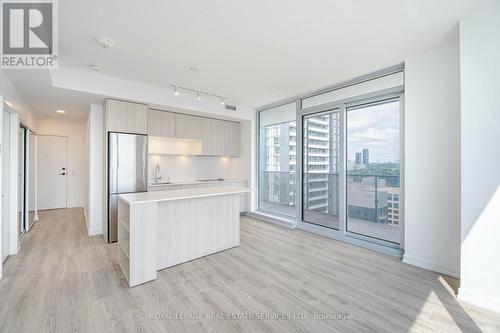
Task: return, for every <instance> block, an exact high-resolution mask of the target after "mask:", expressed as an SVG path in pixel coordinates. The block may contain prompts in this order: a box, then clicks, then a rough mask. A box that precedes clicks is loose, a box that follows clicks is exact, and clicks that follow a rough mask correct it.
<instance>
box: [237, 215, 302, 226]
mask: <svg viewBox="0 0 500 333" xmlns="http://www.w3.org/2000/svg"><path fill="white" fill-rule="evenodd" d="M245 215H246V216H249V217H253V218H255V219H257V220H261V221H265V222H269V223H273V224H277V225H279V226H282V227H285V228H290V229H293V228H294V227H295V226H294V224H293V223H292V222H290V221H287V220H285V219H280V218H277V217H274V216H269V215H267V214H263V213H260V212H247V213H246V214H245Z"/></svg>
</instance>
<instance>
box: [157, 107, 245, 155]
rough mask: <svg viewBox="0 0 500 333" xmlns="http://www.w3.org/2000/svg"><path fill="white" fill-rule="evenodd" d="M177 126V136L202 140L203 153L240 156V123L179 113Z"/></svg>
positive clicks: (176, 117)
mask: <svg viewBox="0 0 500 333" xmlns="http://www.w3.org/2000/svg"><path fill="white" fill-rule="evenodd" d="M175 127H176V128H175V137H177V138H181V139H199V140H201V141H202V155H205V156H240V124H239V123H236V122H232V121H224V120H218V119H212V118H204V117H197V116H191V115H187V114H180V113H179V114H176V115H175ZM150 135H153V134H151V133H150Z"/></svg>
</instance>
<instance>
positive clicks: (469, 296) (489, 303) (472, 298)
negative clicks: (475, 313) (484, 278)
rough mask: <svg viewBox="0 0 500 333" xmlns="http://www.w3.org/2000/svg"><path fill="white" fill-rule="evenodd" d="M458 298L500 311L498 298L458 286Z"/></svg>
mask: <svg viewBox="0 0 500 333" xmlns="http://www.w3.org/2000/svg"><path fill="white" fill-rule="evenodd" d="M457 298H458V300H460V301H462V302H466V303H470V304H473V305H477V306H480V307H482V308H485V309H488V310H491V311H494V312H497V313H500V300H498V299H494V298H490V297H488V296H484V295H479V294H476V293H473V292H470V291H467V290H464V289H463V288H458V295H457Z"/></svg>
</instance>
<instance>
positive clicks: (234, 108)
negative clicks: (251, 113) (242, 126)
mask: <svg viewBox="0 0 500 333" xmlns="http://www.w3.org/2000/svg"><path fill="white" fill-rule="evenodd" d="M226 110H231V111H236V106H235V105H227V104H226Z"/></svg>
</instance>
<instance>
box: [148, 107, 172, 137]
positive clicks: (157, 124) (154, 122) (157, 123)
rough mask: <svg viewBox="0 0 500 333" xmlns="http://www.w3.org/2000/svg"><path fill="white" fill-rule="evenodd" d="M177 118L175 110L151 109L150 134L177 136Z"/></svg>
mask: <svg viewBox="0 0 500 333" xmlns="http://www.w3.org/2000/svg"><path fill="white" fill-rule="evenodd" d="M176 118H177V114H176V113H174V112H167V111H159V110H153V109H150V110H149V119H148V122H149V135H151V136H162V137H167V138H175V137H176Z"/></svg>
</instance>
